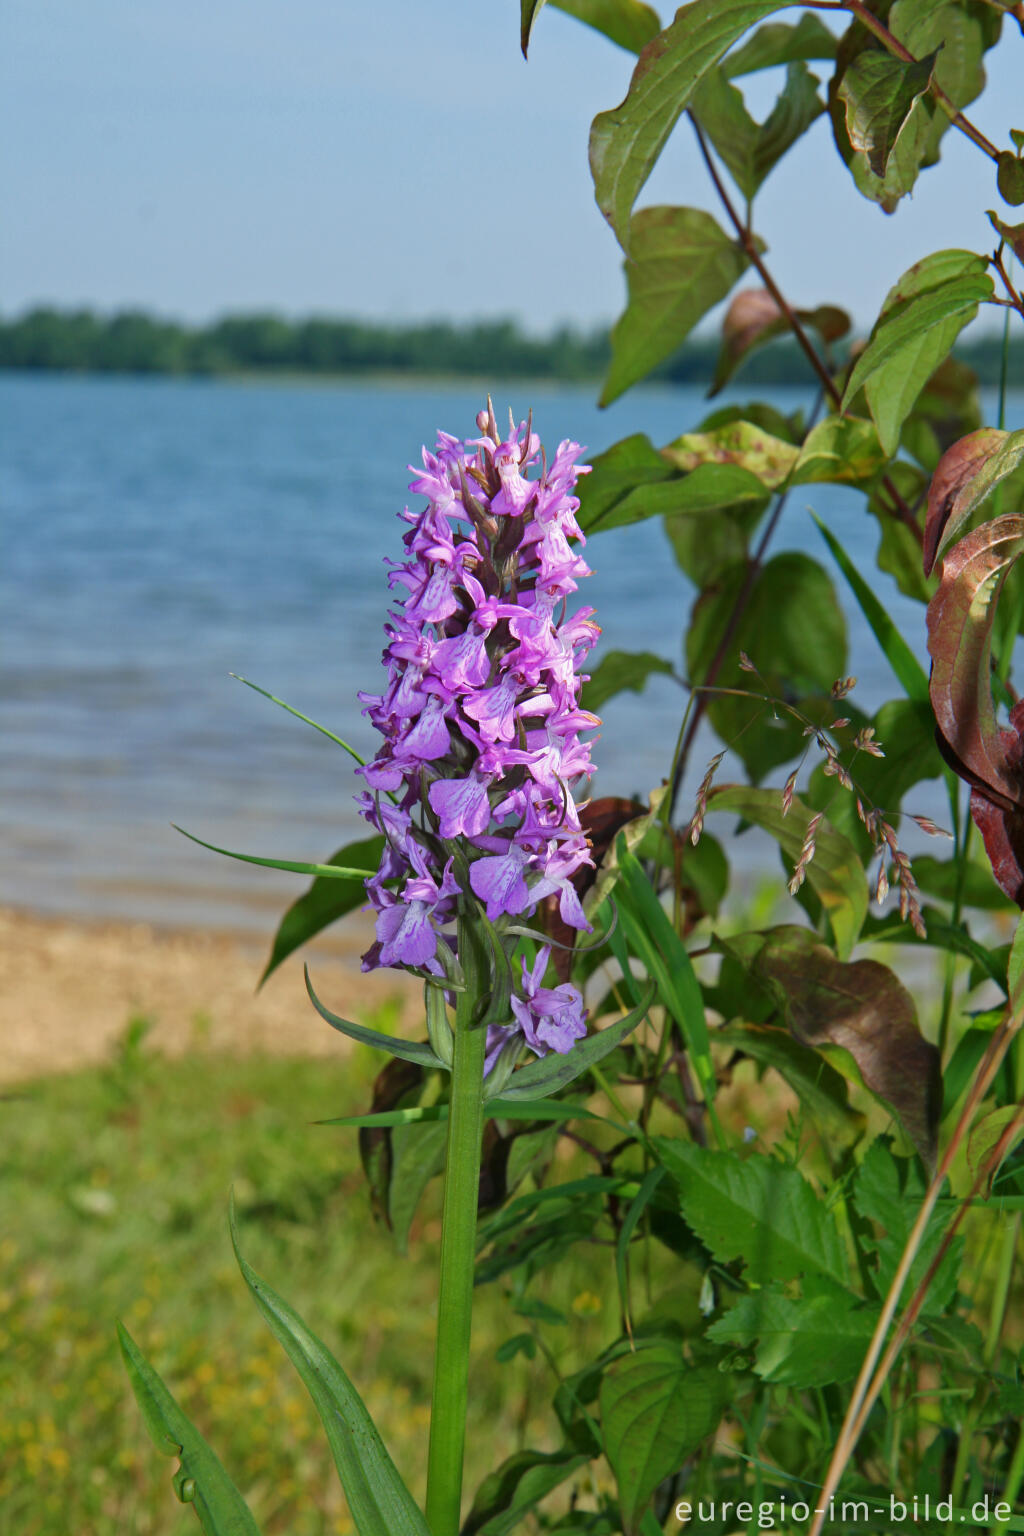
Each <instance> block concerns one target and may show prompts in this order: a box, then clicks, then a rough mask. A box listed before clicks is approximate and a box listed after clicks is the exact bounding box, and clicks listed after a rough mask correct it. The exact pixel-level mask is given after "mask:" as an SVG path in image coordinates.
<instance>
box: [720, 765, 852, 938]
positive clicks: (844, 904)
mask: <svg viewBox="0 0 1024 1536" xmlns="http://www.w3.org/2000/svg"><path fill="white" fill-rule="evenodd" d="M713 811H731V812H732V814H733V815H735V816H742V817H743V819H744V820H745V821H751V822H753V823H754V824H755V826H759V827H763V828H764V829H765V831H766V832H769V833H770V834H771V835H772V837H774V839H775V841H776V842H777V843H778V844H779V847H780V848H781V849H782V852H783V853H784V855H785V856H786V859H787V861H788V862H789V863H790V864H796V862H797V860H798V859H799V857H800V850H801V848H802V847H803V843H804V838H805V836H806V833H807V827H808V823H809V822H810V819H811V814H812V813H811V811H810V809H809V808H808V807H807V806H806V805H805V804H804V803H803V801H802V800H801V799H800V798H799V797H798V796H796V795H794V797H793V802H792V805H791V807H790V810H789V814H788V815H785V816H784V815H783V813H782V802H781V796H780V795H779V793H778V791H776V790H771V789H754V788H748V787H747V786H746V785H743V784H728V785H722V786H721V787H720V788H718V789H712V790H711V793H710V795H709V796H708V814H709V815H710V814H711V813H712V812H713ZM807 883H808V885H810V887H811V889H812V890H813V891H814V893H815V895H816V896H817V897H818V900H819V901H820V902H821V904H822V906H823V907H824V909H825V913H826V915H827V917H828V920H829V924H830V926H831V928H832V934H833V937H834V939H835V944H836V951H837V953H838V954H839V956H840V958H841V959H845V958H847V957H848V956H849V954H850V952H851V950H852V949H853V946H854V944H855V943H856V941H857V936H858V934H859V933H860V930H861V927H862V925H863V922H864V919H865V917H866V916H867V911H868V883H867V879H866V877H865V874H864V868H863V865H862V864H861V862H860V859H859V858H858V857H857V850H856V849H855V848H854V846H853V844H852V843H851V842H850V841H849V839H848V838H845V837H843V836H841V834H840V833H838V832H837V831H836V830H835V828H834V827H833V826H832V825H831V823H830V822H829V821H828V818H827V817H825V816H822V819H821V821H820V822H819V823H818V827H817V830H816V833H815V851H814V857H813V858H812V859H811V862H810V863H809V864H808V866H807Z"/></svg>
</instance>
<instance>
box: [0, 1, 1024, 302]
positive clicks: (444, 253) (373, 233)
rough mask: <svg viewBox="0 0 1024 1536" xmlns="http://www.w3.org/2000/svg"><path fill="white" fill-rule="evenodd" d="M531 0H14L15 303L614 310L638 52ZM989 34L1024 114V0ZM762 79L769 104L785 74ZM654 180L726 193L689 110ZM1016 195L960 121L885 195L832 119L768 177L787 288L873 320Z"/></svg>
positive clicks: (1023, 123)
mask: <svg viewBox="0 0 1024 1536" xmlns="http://www.w3.org/2000/svg"><path fill="white" fill-rule="evenodd" d="M518 10H519V6H518V3H517V0H391V3H390V4H387V5H385V4H370V5H366V4H362V3H359V0H287V3H286V0H216V3H214V4H211V3H210V0H174V3H171V0H88V3H87V4H84V3H83V0H6V4H5V6H4V24H3V33H4V48H3V56H2V61H0V132H2V135H3V142H4V144H5V145H6V151H5V157H4V162H3V169H2V178H3V185H4V204H5V207H6V208H7V210H8V217H7V219H6V220H5V221H4V227H3V229H2V231H0V305H2V309H3V312H4V313H6V314H10V313H12V312H14V311H17V310H20V309H22V308H24V307H25V306H27V305H29V304H32V303H36V302H44V301H45V302H53V303H58V304H60V305H74V304H87V305H92V306H94V307H98V308H101V309H105V310H109V309H113V308H117V307H122V306H126V305H141V306H143V307H145V308H148V309H152V310H156V311H158V312H160V313H163V314H167V315H173V316H180V317H184V318H188V319H192V320H201V319H206V318H209V317H211V316H213V315H215V314H219V313H222V312H224V311H231V310H234V311H238V310H242V309H274V310H278V311H280V312H282V313H285V314H293V315H297V314H307V313H310V312H314V311H317V312H326V313H333V314H359V315H365V316H368V317H372V318H379V319H418V318H425V317H428V316H436V315H444V316H450V317H453V318H462V317H476V316H482V315H497V314H511V315H515V316H517V317H519V318H520V319H521V320H523V321H524V322H526V323H527V324H528V325H529V326H530V328H531V329H535V330H545V329H547V328H548V327H549V326H551V325H552V324H554V323H555V322H557V321H561V320H570V321H574V322H577V323H581V324H591V323H594V322H599V321H603V320H607V319H610V318H611V317H613V316H614V315H615V314H616V313H617V312H618V311H619V309H620V308H621V306H622V301H623V297H624V291H625V290H624V281H623V278H622V273H621V267H620V260H619V253H618V249H617V247H616V244H615V241H614V239H613V237H612V234H611V232H610V230H608V228H607V226H606V225H605V224H604V222H603V220H602V219H601V217H600V215H599V213H598V212H597V209H596V207H595V205H594V202H593V195H592V190H591V183H590V176H589V171H588V168H587V154H586V149H587V133H588V128H589V123H590V120H591V118H592V117H593V115H594V114H595V113H596V112H598V111H600V110H602V109H603V108H605V107H610V106H614V105H615V104H616V103H617V102H618V101H620V100H621V98H622V97H623V95H624V94H625V91H626V88H627V86H628V82H629V76H630V72H631V68H632V62H633V61H632V60H631V58H630V56H629V55H628V54H626V53H624V52H622V51H621V50H619V49H617V48H615V47H614V46H613V45H612V44H611V43H609V42H607V41H606V40H605V39H603V38H601V37H599V36H598V35H597V34H595V33H591V32H589V31H588V30H587V29H586V28H583V27H581V26H580V25H579V24H578V23H576V22H573V21H572V20H570V19H569V18H568V17H566V16H563V15H562V14H560V13H559V12H556V11H555V10H553V9H552V8H550V7H549V8H548V9H546V10H545V11H544V12H543V14H542V15H541V17H540V19H539V21H538V24H537V28H536V31H535V34H534V43H533V47H532V49H531V56H530V62H529V63H528V64H527V63H525V62H524V61H523V59H522V56H521V54H520V53H519V48H518ZM662 14H663V16H664V18H665V19H668V17H669V15H670V11H669V8H668V7H662ZM990 61H991V62H990V90H989V91H988V92H987V93H986V97H985V98H983V99H982V101H981V102H980V103H978V104H977V106H976V107H975V108H972V109H971V115H972V117H974V118H975V119H976V121H977V122H978V123H979V126H981V127H982V128H984V129H985V130H986V131H987V132H988V133H989V135H990V136H991V137H993V138H995V139H996V140H997V141H998V142H1000V143H1007V142H1008V140H1007V129H1008V128H1009V127H1011V126H1012V127H1024V105H1022V104H1021V94H1020V81H1021V80H1022V79H1024V39H1022V37H1021V35H1020V32H1019V29H1018V28H1016V27H1014V26H1012V24H1009V23H1008V24H1007V26H1006V30H1005V31H1004V40H1003V43H1002V45H1001V46H1000V48H999V49H998V50H997V51H996V53H995V54H994V55H990ZM752 105H753V106H754V107H755V108H756V109H759V111H760V115H763V113H764V111H765V110H767V106H768V102H767V101H760V100H758V101H756V102H754V103H752ZM823 171H827V172H828V173H829V174H828V175H827V176H823V174H822V173H823ZM641 201H643V202H678V203H691V204H697V205H699V206H708V207H712V208H713V207H714V203H713V200H712V199H711V198H709V195H708V189H707V186H706V181H705V177H704V174H703V171H702V169H701V167H700V166H699V164H698V162H697V158H696V154H695V149H694V144H693V139H692V136H691V135H690V132H689V129H688V128H687V127H686V125H685V124H682V125H680V127H679V128H678V129H677V131H676V134H675V136H674V138H673V140H672V142H671V144H670V146H669V149H668V151H667V152H666V155H665V157H664V165H663V166H659V169H658V171H657V172H656V173H655V176H654V177H653V178H652V180H651V181H650V183H649V184H648V186H647V188H646V189H645V191H644V193H643V195H642V199H641ZM996 202H997V199H996V194H995V188H994V178H993V177H992V176H991V175H990V169H989V166H988V164H987V162H985V161H984V160H983V159H982V157H981V156H980V155H979V153H978V151H977V150H975V149H974V148H973V147H972V146H971V145H970V144H968V143H967V142H966V141H965V140H964V139H962V137H961V136H960V135H958V134H957V133H955V132H951V133H949V134H947V136H946V139H945V141H944V148H943V159H942V163H941V164H940V166H939V167H937V168H936V169H935V170H932V171H929V172H927V173H926V174H925V175H924V176H923V177H922V179H921V180H920V181H919V183H918V190H917V191H916V192H915V195H914V197H913V200H912V201H911V202H909V203H905V204H904V205H903V207H902V208H901V210H900V211H899V212H898V213H897V215H896V216H895V217H894V218H887V217H886V216H885V215H883V214H882V213H881V212H880V211H879V210H878V209H876V208H875V207H874V206H873V205H871V204H869V203H867V202H865V201H864V199H862V198H861V197H860V196H859V194H858V193H857V192H856V191H855V190H854V188H853V186H852V183H851V182H850V180H849V177H848V176H847V174H846V173H845V171H844V170H843V169H842V167H841V166H840V164H839V161H838V159H837V157H836V155H835V151H834V149H833V147H832V143H831V138H830V134H829V130H828V127H827V123H826V121H824V120H821V121H819V122H818V123H817V124H816V125H815V127H814V129H813V130H812V131H811V134H810V135H809V136H808V140H807V142H806V143H802V144H801V145H799V146H798V147H797V148H796V149H795V150H793V151H792V152H791V154H790V156H789V157H788V158H787V160H786V161H784V162H783V164H782V166H781V167H780V168H779V169H778V170H777V171H776V172H775V173H774V175H773V176H772V178H771V179H770V180H769V182H768V184H767V186H766V188H765V190H764V192H763V193H762V196H761V199H760V213H759V217H758V221H757V222H758V228H759V229H760V230H761V232H762V233H763V234H764V235H765V237H766V238H767V240H768V244H769V248H770V256H769V260H770V262H771V264H772V266H773V268H774V270H775V271H776V273H777V275H778V277H779V278H780V280H781V282H782V283H783V286H784V287H785V288H786V289H787V291H788V292H790V294H792V295H793V296H794V297H795V298H797V299H798V300H799V301H801V302H805V303H817V302H822V301H832V302H838V303H842V304H845V305H846V306H847V307H848V308H851V309H852V310H853V312H854V314H855V316H856V317H857V318H858V319H859V320H860V321H861V322H862V323H864V322H867V321H870V319H871V318H872V316H873V313H874V311H875V310H876V309H877V306H878V304H879V302H880V300H881V298H882V296H883V294H884V292H885V290H886V288H887V287H888V286H889V283H890V282H891V281H892V280H893V278H894V277H895V276H896V275H898V273H899V272H900V271H901V270H903V269H904V268H905V267H906V266H908V265H909V264H910V263H911V262H912V261H915V260H916V259H918V258H919V257H920V256H922V255H925V254H927V252H928V251H930V250H933V249H936V248H939V247H941V246H946V245H950V244H958V245H964V246H967V247H968V248H973V249H977V250H985V249H986V248H987V247H989V246H990V244H991V237H990V234H989V230H988V223H987V220H986V219H985V214H984V210H985V209H986V208H987V207H992V206H995V205H996ZM951 206H956V207H959V208H961V209H962V217H961V218H960V220H959V221H958V222H956V223H954V224H951V222H950V217H949V213H950V208H951ZM1004 212H1005V210H1004Z"/></svg>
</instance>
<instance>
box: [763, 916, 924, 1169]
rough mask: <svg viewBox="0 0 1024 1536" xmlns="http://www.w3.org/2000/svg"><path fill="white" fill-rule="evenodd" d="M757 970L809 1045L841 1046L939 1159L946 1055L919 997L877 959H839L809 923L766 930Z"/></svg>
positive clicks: (905, 1126)
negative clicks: (923, 1022)
mask: <svg viewBox="0 0 1024 1536" xmlns="http://www.w3.org/2000/svg"><path fill="white" fill-rule="evenodd" d="M751 969H752V974H753V975H754V976H755V977H759V978H761V979H763V980H764V981H765V982H767V983H768V985H769V987H770V989H771V991H772V993H773V995H774V996H775V998H776V1000H777V1001H778V1003H779V1007H780V1010H781V1012H782V1014H783V1017H784V1018H785V1019H786V1021H787V1023H788V1024H789V1027H790V1029H791V1031H792V1033H793V1034H794V1035H795V1036H796V1038H797V1039H798V1040H799V1041H800V1042H801V1043H802V1044H804V1045H809V1046H813V1047H815V1048H817V1049H820V1048H821V1047H823V1046H830V1045H831V1046H840V1047H841V1048H842V1049H843V1050H844V1051H847V1052H848V1053H849V1055H850V1056H852V1057H853V1060H854V1061H855V1062H856V1064H857V1070H858V1072H859V1073H860V1076H861V1077H862V1078H863V1080H864V1082H865V1084H866V1085H867V1087H868V1088H870V1089H871V1091H872V1093H876V1094H878V1096H879V1097H880V1098H882V1099H885V1101H886V1102H887V1103H888V1104H890V1105H891V1106H892V1108H893V1109H894V1110H895V1112H896V1114H897V1116H898V1118H899V1120H900V1123H901V1125H902V1126H903V1129H904V1130H905V1131H906V1133H907V1135H908V1136H909V1137H910V1139H911V1140H912V1141H913V1143H914V1145H915V1146H916V1147H917V1150H918V1151H919V1152H920V1154H921V1157H922V1158H923V1160H924V1161H925V1163H926V1164H927V1165H928V1166H929V1167H931V1166H934V1162H935V1150H936V1133H937V1128H938V1117H939V1109H940V1105H941V1079H940V1071H939V1053H938V1051H937V1050H936V1048H935V1047H934V1046H933V1045H930V1044H929V1043H928V1041H927V1040H925V1039H924V1037H923V1036H922V1034H921V1032H920V1029H919V1028H918V1023H917V1009H916V1008H915V1006H914V1000H913V998H912V997H911V995H910V993H909V992H908V991H907V990H906V988H905V987H904V986H903V985H902V984H901V983H900V981H899V980H898V979H897V978H896V976H895V975H894V974H893V972H892V971H890V970H889V969H888V967H887V966H884V965H881V964H879V962H878V961H877V960H855V961H842V960H837V959H836V957H835V956H834V955H833V953H832V951H831V950H830V949H829V948H828V947H827V946H826V945H824V944H822V943H821V942H820V940H819V939H818V938H817V936H816V935H815V934H814V933H812V932H811V931H810V930H809V929H807V928H797V927H795V926H792V925H785V926H783V927H780V928H775V929H773V930H771V932H770V933H768V934H767V935H765V943H764V945H763V947H762V948H761V949H760V951H759V952H758V954H757V956H756V958H755V959H754V963H753V966H752V968H751Z"/></svg>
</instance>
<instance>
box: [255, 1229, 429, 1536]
mask: <svg viewBox="0 0 1024 1536" xmlns="http://www.w3.org/2000/svg"><path fill="white" fill-rule="evenodd" d="M231 1241H232V1244H233V1245H234V1250H235V1258H236V1259H237V1260H238V1267H239V1269H240V1270H241V1271H242V1278H243V1279H244V1281H245V1283H246V1285H247V1286H248V1287H249V1290H250V1292H251V1293H252V1297H253V1300H254V1301H255V1303H256V1305H257V1307H258V1308H259V1310H260V1312H261V1313H262V1315H263V1319H264V1321H265V1322H266V1324H267V1326H268V1327H269V1329H270V1331H271V1333H272V1334H273V1335H274V1337H275V1338H276V1339H277V1341H278V1343H279V1344H280V1345H281V1346H282V1348H283V1349H284V1351H285V1353H286V1354H287V1356H288V1358H289V1359H290V1360H291V1362H292V1364H293V1365H294V1367H295V1369H296V1370H297V1371H298V1373H299V1375H300V1376H301V1377H302V1380H303V1381H304V1383H305V1385H306V1388H307V1390H308V1392H309V1395H310V1397H311V1398H312V1399H313V1404H314V1406H315V1408H316V1411H317V1413H318V1414H319V1415H320V1419H321V1422H322V1423H323V1426H324V1429H325V1430H326V1432H327V1441H328V1444H329V1445H330V1448H331V1454H332V1455H333V1457H334V1464H335V1466H336V1467H337V1469H338V1476H339V1478H340V1479H341V1486H342V1488H343V1489H344V1490H345V1497H346V1499H347V1500H348V1507H349V1510H350V1511H351V1514H352V1519H353V1521H354V1523H355V1527H356V1530H357V1531H358V1532H359V1536H430V1531H429V1529H428V1527H427V1523H426V1521H425V1520H424V1518H423V1515H422V1514H421V1513H420V1511H419V1509H418V1508H417V1506H416V1503H415V1502H414V1500H413V1497H412V1494H411V1493H410V1492H409V1490H408V1488H406V1486H405V1484H404V1483H403V1481H402V1479H401V1477H400V1476H399V1473H398V1470H397V1468H396V1467H395V1464H394V1462H393V1461H392V1460H391V1457H390V1456H389V1455H388V1452H387V1450H386V1448H385V1446H384V1442H383V1440H382V1439H381V1437H380V1435H379V1434H378V1432H377V1428H376V1426H375V1424H374V1422H373V1420H372V1419H371V1418H370V1415H369V1414H368V1413H367V1411H366V1408H365V1407H364V1405H363V1401H362V1398H361V1397H360V1396H359V1393H358V1392H357V1391H356V1389H355V1388H354V1387H353V1385H352V1383H351V1382H350V1381H349V1379H348V1377H347V1376H346V1375H345V1372H344V1371H343V1370H342V1368H341V1366H340V1365H339V1364H338V1362H337V1361H336V1360H335V1359H334V1357H333V1355H332V1354H331V1353H330V1351H329V1350H328V1349H327V1348H326V1346H325V1345H324V1344H322V1343H321V1341H320V1340H319V1339H318V1338H317V1337H316V1335H315V1334H314V1333H311V1332H310V1330H309V1329H308V1328H307V1327H306V1325H305V1323H304V1322H303V1321H302V1319H301V1317H300V1316H299V1315H298V1313H297V1312H296V1311H295V1310H294V1308H292V1307H290V1306H289V1305H288V1303H287V1302H286V1301H284V1300H282V1298H281V1297H280V1296H278V1295H277V1293H276V1291H274V1290H272V1289H271V1287H270V1286H269V1285H268V1284H267V1282H266V1281H265V1280H263V1279H261V1278H260V1277H259V1275H257V1274H256V1273H255V1271H254V1270H253V1269H252V1268H251V1266H250V1265H249V1264H248V1263H247V1262H246V1260H245V1259H244V1258H243V1257H242V1253H241V1250H240V1249H239V1246H238V1231H237V1228H236V1225H235V1216H234V1209H232V1212H231Z"/></svg>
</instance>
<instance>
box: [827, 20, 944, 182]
mask: <svg viewBox="0 0 1024 1536" xmlns="http://www.w3.org/2000/svg"><path fill="white" fill-rule="evenodd" d="M937 56H938V55H937V51H936V52H935V53H931V54H929V55H928V56H927V57H926V58H924V59H919V60H915V61H914V62H913V63H906V62H905V61H904V60H902V59H897V58H894V57H893V55H892V54H891V53H887V52H885V51H884V50H882V49H878V50H875V49H866V50H865V51H864V52H863V53H862V54H861V55H860V56H859V57H858V58H857V59H855V60H854V61H853V63H852V64H851V65H850V67H849V68H848V69H847V70H846V72H845V74H844V75H843V78H842V81H841V82H840V85H839V95H840V97H841V99H842V100H843V101H845V103H846V131H847V134H848V135H849V139H850V143H851V144H852V145H853V148H854V149H856V150H859V151H860V152H861V153H862V154H863V155H865V156H866V157H867V162H868V165H869V166H870V168H871V170H872V171H873V172H874V174H875V175H876V176H878V177H879V178H880V179H881V178H884V177H885V174H886V171H887V170H888V167H889V160H890V158H891V156H892V155H893V154H894V153H895V151H896V147H897V145H898V143H899V140H900V137H901V135H903V134H904V133H905V132H906V130H907V125H908V123H909V120H910V115H911V112H912V110H913V107H914V103H915V102H916V101H917V100H918V98H919V97H921V96H923V95H924V93H925V91H927V89H928V86H929V83H930V81H931V78H932V74H933V72H934V69H935V60H936V58H937Z"/></svg>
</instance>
